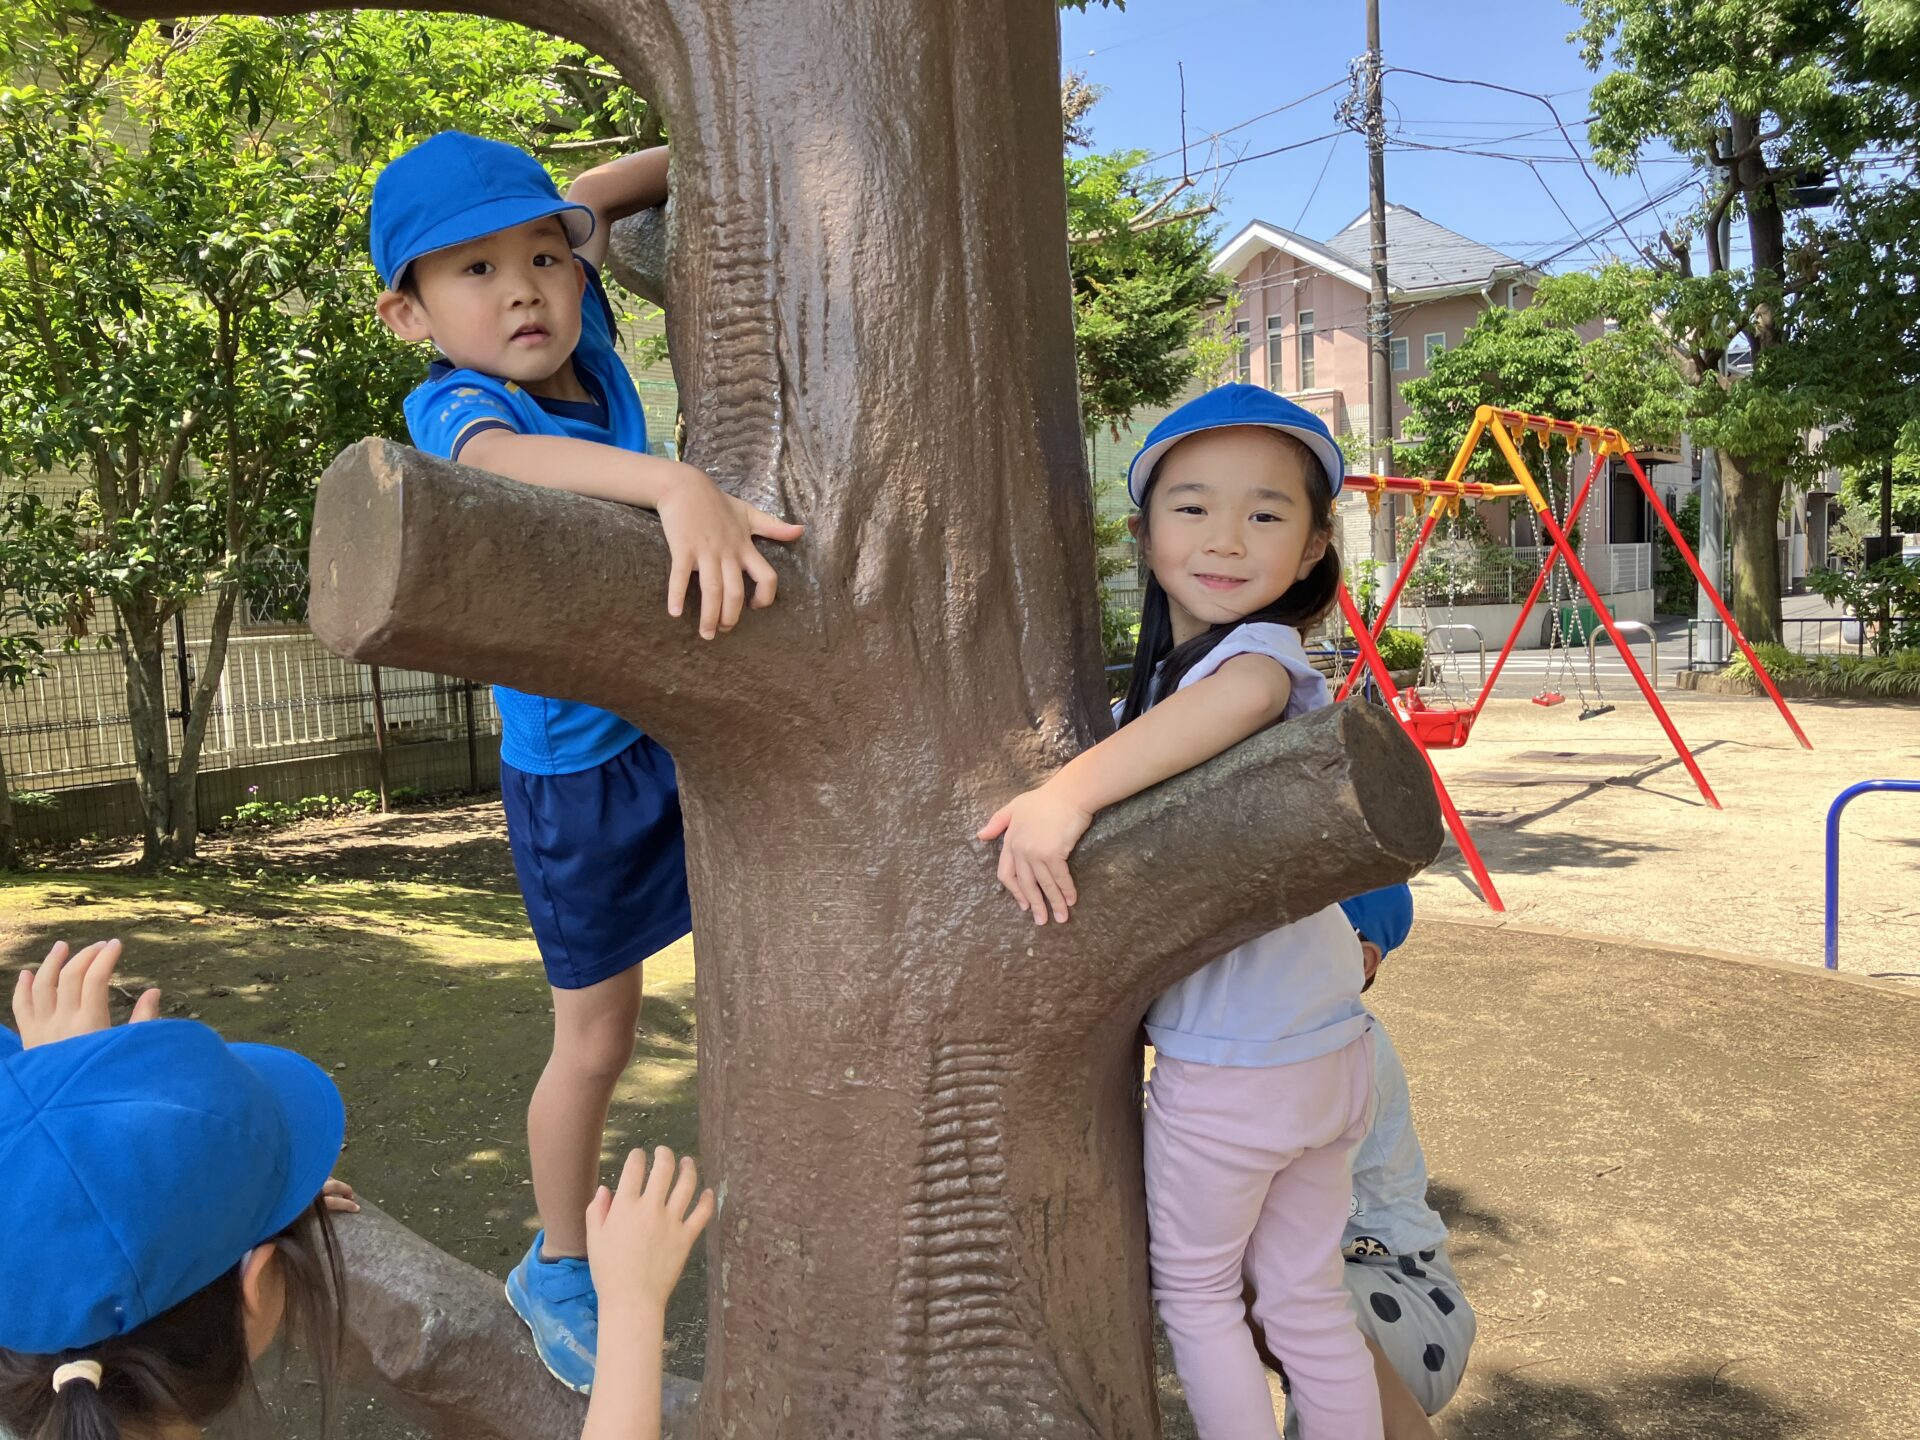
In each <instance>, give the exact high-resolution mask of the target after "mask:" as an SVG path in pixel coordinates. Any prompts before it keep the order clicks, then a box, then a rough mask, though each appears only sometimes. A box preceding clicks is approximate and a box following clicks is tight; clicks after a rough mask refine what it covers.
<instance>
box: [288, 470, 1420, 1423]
mask: <svg viewBox="0 0 1920 1440" xmlns="http://www.w3.org/2000/svg"><path fill="white" fill-rule="evenodd" d="M314 547H315V564H314V567H313V573H314V584H315V590H314V601H313V619H314V624H315V627H316V630H317V631H318V632H319V634H320V636H321V638H322V639H323V640H324V641H325V642H326V643H327V644H329V645H330V646H332V647H334V648H336V649H338V650H340V651H342V652H343V653H347V654H350V655H352V656H355V657H356V658H361V659H375V658H377V659H378V660H379V661H380V662H381V663H386V664H393V665H403V666H412V665H421V664H429V663H431V664H437V665H439V666H441V667H442V668H450V669H452V670H453V671H454V673H472V674H487V675H492V676H494V677H496V678H504V679H507V680H509V681H510V682H512V683H514V684H517V685H520V686H524V687H525V688H528V689H531V690H535V691H538V692H541V693H549V694H567V695H573V696H577V697H579V698H582V699H586V700H591V701H593V702H595V703H598V704H602V705H607V706H609V707H611V708H614V709H617V710H620V711H622V712H623V713H626V714H629V715H632V716H634V717H635V718H636V719H639V720H641V721H643V722H645V723H647V724H649V725H650V726H651V727H652V729H653V730H654V731H655V733H657V734H659V735H660V737H661V738H662V740H663V741H664V742H665V743H666V744H667V745H668V746H669V747H670V748H673V749H674V750H675V753H676V755H677V756H678V758H679V760H680V765H681V784H682V794H683V797H684V800H685V803H686V807H687V821H688V863H689V870H690V875H691V880H692V885H693V893H694V914H695V945H696V949H697V951H698V953H699V955H700V957H701V963H700V967H699V972H698V975H699V979H698V986H699V992H698V1004H699V1013H700V1057H699V1064H700V1090H701V1145H702V1150H703V1152H704V1158H705V1161H706V1164H707V1167H708V1170H709V1172H710V1173H711V1174H712V1175H714V1176H715V1177H716V1178H717V1179H718V1182H719V1184H720V1187H721V1194H722V1203H721V1213H720V1217H719V1219H718V1220H717V1221H716V1224H715V1227H714V1230H713V1231H712V1232H711V1235H712V1238H711V1240H710V1244H711V1246H712V1247H713V1248H712V1251H711V1253H710V1260H709V1276H710V1289H709V1295H708V1315H709V1341H708V1378H707V1384H706V1386H705V1387H704V1390H703V1400H702V1403H703V1407H704V1408H703V1415H704V1421H703V1428H702V1434H703V1435H706V1436H710V1437H714V1436H721V1435H745V1436H774V1435H808V1436H848V1437H852V1436H860V1437H873V1436H899V1437H921V1436H937V1435H954V1436H961V1435H966V1436H1009V1437H1011V1436H1027V1435H1033V1434H1037V1433H1054V1434H1060V1435H1071V1436H1089V1437H1091V1436H1106V1437H1148V1436H1152V1435H1154V1434H1155V1433H1157V1419H1156V1412H1155V1402H1154V1391H1153V1379H1152V1347H1151V1331H1150V1327H1149V1324H1148V1316H1147V1304H1146V1282H1145V1274H1144V1269H1145V1233H1144V1224H1143V1213H1142V1212H1143V1197H1142V1194H1141V1190H1140V1180H1139V1158H1140V1157H1139V1128H1138V1122H1139V1054H1138V1049H1137V1046H1136V1045H1135V1043H1134V1036H1135V1034H1136V1030H1137V1026H1138V1023H1139V1019H1140V1015H1141V1013H1142V1011H1143V1010H1144V1009H1145V1007H1146V1005H1147V1003H1148V1001H1149V1000H1150V999H1151V998H1152V996H1153V995H1154V994H1155V993H1157V992H1158V991H1159V990H1160V989H1162V988H1164V987H1165V986H1166V985H1167V984H1168V983H1170V982H1171V981H1172V980H1173V979H1175V978H1177V977H1178V976H1179V975H1181V974H1184V973H1186V972H1188V971H1190V970H1192V969H1193V968H1195V967H1196V966H1198V965H1199V964H1201V963H1204V962H1205V961H1206V960H1208V959H1210V958H1211V957H1212V956H1213V955H1215V954H1217V953H1219V952H1220V951H1221V950H1223V949H1225V948H1227V947H1229V946H1231V945H1233V944H1236V943H1239V942H1240V941H1242V940H1245V939H1248V938H1250V937H1251V936H1252V935H1254V934H1257V933H1259V932H1260V931H1262V930H1265V929H1268V928H1270V927H1271V926H1273V925H1274V924H1276V923H1279V922H1281V921H1284V920H1286V919H1289V918H1293V917H1295V916H1299V915H1303V914H1307V913H1310V912H1312V911H1314V910H1317V909H1319V908H1321V907H1322V906H1323V905H1325V904H1327V903H1329V902H1330V901H1332V900H1335V899H1338V898H1340V897H1342V896H1344V895H1346V894H1349V893H1353V892H1355V891H1358V890H1361V889H1365V888H1368V887H1370V886H1373V885H1377V884H1384V883H1387V882H1389V881H1391V880H1393V879H1396V878H1400V877H1403V876H1405V875H1407V874H1408V873H1410V872H1411V871H1413V870H1415V869H1417V868H1418V867H1419V866H1421V865H1423V864H1425V863H1426V862H1427V861H1429V860H1430V859H1431V858H1432V856H1433V855H1434V853H1435V852H1436V851H1437V849H1438V846H1439V843H1440V831H1439V826H1438V818H1437V813H1436V809H1435V805H1434V800H1433V796H1432V791H1431V788H1430V786H1429V784H1428V782H1427V780H1426V776H1425V774H1424V771H1423V769H1422V768H1421V761H1420V758H1419V756H1418V754H1417V752H1415V751H1414V750H1413V749H1412V747H1411V745H1410V744H1408V743H1407V742H1406V740H1405V738H1404V737H1403V735H1402V734H1401V733H1400V731H1399V730H1398V728H1397V727H1395V726H1394V725H1393V724H1392V723H1391V722H1390V721H1388V720H1387V719H1386V717H1385V716H1384V715H1383V714H1382V713H1381V712H1379V711H1377V710H1373V709H1371V708H1368V707H1364V706H1360V707H1342V708H1339V709H1335V710H1328V711H1324V712H1320V713H1318V714H1315V715H1312V716H1308V717H1305V718H1303V719H1300V720H1295V721H1291V722H1289V723H1288V724H1286V725H1282V726H1279V727H1276V728H1275V729H1273V730H1271V731H1269V732H1267V733H1266V734H1264V735H1262V736H1260V737H1257V738H1256V739H1255V740H1253V741H1250V742H1249V743H1247V744H1246V745H1243V746H1240V747H1237V748H1236V749H1235V750H1233V751H1231V752H1229V753H1228V754H1226V755H1223V756H1220V757H1218V758H1217V759H1216V760H1214V761H1212V762H1210V763H1209V764H1208V765H1207V766H1204V767H1201V768H1200V769H1197V770H1195V771H1192V772H1189V773H1188V774H1187V775H1185V776H1182V777H1180V778H1179V779H1177V780H1176V781H1174V782H1171V783H1170V784H1168V785H1165V786H1162V787H1159V788H1157V789H1155V790H1153V791H1150V792H1148V793H1147V794H1145V795H1142V796H1139V797H1136V798H1135V799H1134V800H1132V801H1130V802H1128V803H1126V804H1124V805H1121V806H1117V807H1115V808H1114V809H1113V810H1111V811H1109V812H1107V813H1106V814H1104V815H1102V817H1101V818H1100V820H1099V822H1098V823H1097V824H1096V825H1095V827H1094V828H1093V830H1092V831H1090V832H1089V834H1088V836H1087V838H1086V840H1085V841H1084V842H1083V843H1082V845H1081V847H1080V849H1079V850H1078V851H1077V852H1076V856H1075V871H1076V876H1077V878H1078V881H1079V885H1080V893H1081V905H1080V908H1079V909H1078V911H1076V914H1075V918H1074V919H1073V921H1072V922H1071V923H1070V924H1068V925H1065V926H1048V927H1046V928H1044V929H1036V928H1035V927H1033V926H1032V925H1031V923H1030V922H1028V921H1027V920H1026V919H1025V917H1023V916H1022V915H1020V913H1019V912H1018V911H1017V910H1015V909H1014V908H1013V905H1012V903H1011V902H1010V901H1009V900H1008V899H1007V897H1006V896H1005V895H1004V894H1003V893H1002V892H1001V891H1000V890H999V888H998V886H997V885H996V883H995V881H994V875H993V869H994V857H993V854H992V853H991V850H990V848H989V847H985V846H980V845H977V844H975V843H973V842H972V841H971V839H970V838H969V837H970V836H971V834H972V831H973V829H974V828H975V827H977V825H978V824H979V822H980V819H981V817H982V816H983V815H984V814H985V813H986V812H987V809H988V808H990V807H989V802H990V801H993V800H997V799H998V798H999V797H1001V796H1003V795H1004V794H1006V793H1009V791H1010V789H1011V788H1012V787H1013V786H1015V785H1018V784H1022V783H1026V782H1027V781H1029V780H1031V779H1032V778H1035V776H1036V775H1037V774H1038V773H1040V772H1041V771H1043V770H1045V769H1046V768H1048V767H1049V766H1050V765H1051V764H1052V763H1054V761H1055V760H1056V759H1057V754H1047V753H1044V752H1043V753H1041V754H1040V755H1038V756H1034V755H1033V746H1034V736H1035V730H1034V727H1033V725H1032V723H1031V721H1030V720H1029V719H1027V718H1026V716H1025V715H1024V714H1022V713H1021V712H1020V711H1018V710H1014V711H1013V712H1012V714H1011V716H1009V715H1008V713H1007V709H1006V707H1005V704H1004V700H1003V698H1002V697H1004V696H1005V695H1006V694H1007V691H1008V690H1009V689H1010V688H1011V687H1010V686H1007V685H1006V684H1004V682H1002V683H1001V684H999V685H997V686H996V685H995V683H994V682H995V677H994V676H992V675H990V674H988V675H981V676H980V677H979V684H980V695H979V697H978V698H977V699H976V700H974V701H973V702H971V703H970V704H967V708H966V712H965V713H963V714H959V715H952V716H948V717H946V718H945V719H942V718H941V717H939V716H935V715H932V714H928V713H923V712H921V711H920V710H919V709H918V707H917V702H916V701H915V700H914V699H913V697H912V696H911V695H907V694H903V693H901V690H900V684H899V679H898V677H896V676H893V675H890V674H889V673H888V671H889V670H895V669H900V668H902V667H903V666H905V665H906V664H907V663H908V659H909V658H911V657H907V656H903V655H902V654H901V652H899V651H894V652H892V653H891V654H890V655H888V657H887V659H886V663H885V664H884V665H882V666H879V667H877V668H874V669H870V670H869V671H868V674H869V676H870V677H871V688H867V687H862V686H859V685H853V684H849V683H846V679H847V672H851V671H855V670H856V669H857V667H859V666H861V665H863V664H866V663H869V662H866V661H864V660H863V659H862V656H861V655H860V654H859V653H858V652H847V651H842V650H836V649H833V648H829V645H830V641H831V636H832V628H831V625H830V623H829V622H828V621H826V620H825V619H824V618H823V617H822V615H821V614H819V613H809V609H810V607H809V606H808V605H807V603H806V600H805V598H804V597H805V596H806V594H807V593H808V590H807V581H808V580H809V579H810V578H811V579H814V580H815V583H816V584H817V583H818V581H817V577H814V576H812V575H811V569H810V566H809V564H808V560H809V558H810V557H807V556H806V555H804V554H802V555H791V554H787V553H777V554H776V555H775V557H774V558H775V563H776V565H777V566H779V567H780V568H781V570H782V592H781V593H782V596H783V597H785V596H787V595H789V594H792V595H794V596H795V597H796V598H795V603H794V604H792V605H791V606H787V605H784V604H783V605H782V606H776V607H775V609H773V610H771V611H768V612H765V613H764V614H756V615H754V616H752V617H750V619H749V621H748V622H747V623H746V624H745V625H743V627H742V628H741V630H740V631H738V632H736V633H735V634H734V635H733V636H731V637H728V638H727V639H726V640H724V641H721V642H715V643H713V644H705V643H703V642H701V641H699V640H698V639H697V638H695V637H694V634H693V631H692V629H691V626H690V625H671V624H665V623H662V618H661V614H660V609H661V607H660V593H661V587H662V584H663V582H664V578H665V575H666V571H667V553H666V546H665V542H664V540H663V539H662V538H661V535H660V531H659V526H658V524H657V522H656V521H655V520H654V519H653V518H652V517H651V516H649V515H646V514H644V513H642V512H638V511H633V510H626V509H622V508H620V507H617V506H611V505H605V504H602V503H600V502H596V501H590V500H583V499H580V498H578V497H574V496H569V495H565V494H562V493H558V492H554V491H545V490H535V489H532V488H530V487H526V486H520V485H516V484H514V483H513V482H511V481H506V480H501V479H498V478H497V477H493V476H488V475H483V474H481V473H480V472H477V471H471V470H465V469H462V468H461V467H458V466H452V465H448V464H446V463H444V462H441V461H437V460H431V459H428V458H426V457H424V456H421V455H419V454H417V453H416V452H413V451H409V450H405V449H403V448H401V447H399V446H394V445H388V444H383V443H380V442H367V443H366V444H365V445H363V446H361V447H359V448H358V449H357V450H355V451H353V452H351V453H350V454H349V455H348V456H347V457H345V458H343V460H342V461H340V462H339V463H338V464H336V466H335V467H334V469H333V470H332V471H331V472H330V473H329V475H328V477H327V479H326V480H325V482H323V484H322V487H321V495H320V504H319V508H318V511H317V513H316V520H315V537H314ZM563 572H564V573H565V574H566V576H567V579H566V584H565V585H564V587H555V586H553V585H552V584H551V577H552V576H553V575H555V574H559V573H563ZM543 597H544V598H543ZM913 603H914V602H913V598H912V597H911V596H909V595H903V596H902V597H901V598H900V604H901V606H902V608H907V607H910V606H911V605H912V604H913ZM536 612H537V618H538V623H537V624H533V625H532V627H531V628H532V630H533V631H534V632H537V633H538V639H537V640H536V639H534V638H532V636H531V635H530V633H529V625H530V622H531V621H532V620H533V619H534V617H535V614H536ZM903 628H904V627H903ZM903 638H904V637H903ZM860 643H861V645H862V646H863V647H871V646H874V645H876V644H877V643H878V638H877V637H876V636H872V635H867V636H863V637H862V638H861V641H860ZM965 650H966V647H964V646H956V650H955V659H954V663H955V664H956V665H965V664H966V663H967V660H966V658H965V657H964V653H963V652H964V651H965ZM1005 658H1006V659H1007V660H1008V662H1009V663H1012V662H1013V661H1014V659H1015V657H1014V656H1012V655H1006V656H1005ZM922 663H923V664H924V665H925V667H926V668H927V669H928V670H929V671H931V670H933V669H934V668H935V667H936V666H938V664H939V663H940V657H938V656H933V655H927V656H924V657H922ZM796 682H805V683H804V684H802V683H796ZM809 685H810V686H811V687H812V689H814V690H815V691H818V692H820V694H819V696H818V697H817V698H816V697H812V696H809V695H808V694H806V693H804V692H805V690H806V689H807V687H808V686H809ZM927 688H928V689H929V690H934V688H935V687H932V686H929V687H927ZM875 691H877V692H879V693H874V692H875ZM936 693H937V692H936ZM996 702H998V703H996ZM934 703H940V704H948V703H965V702H949V701H946V700H939V701H937V702H934ZM996 711H997V712H998V713H996ZM969 717H971V725H972V728H971V729H970V730H969V729H968V728H967V722H968V720H969ZM1083 718H1084V721H1085V723H1086V724H1087V726H1088V728H1092V727H1093V725H1094V719H1095V717H1094V716H1092V715H1087V716H1085V717H1083ZM1030 757H1032V758H1030ZM1028 766H1032V767H1033V769H1032V770H1028V769H1027V768H1026V767H1028ZM982 777H985V778H982Z"/></svg>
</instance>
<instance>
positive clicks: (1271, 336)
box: [1267, 315, 1287, 390]
mask: <svg viewBox="0 0 1920 1440" xmlns="http://www.w3.org/2000/svg"><path fill="white" fill-rule="evenodd" d="M1286 323H1287V321H1286V317H1285V316H1284V315H1269V316H1268V317H1267V388H1268V389H1269V390H1280V389H1284V388H1285V387H1284V386H1283V385H1282V384H1281V383H1280V380H1281V374H1280V367H1281V363H1282V359H1283V357H1284V356H1285V354H1286V340H1285V338H1284V337H1283V336H1282V334H1281V332H1282V331H1283V330H1284V329H1285V328H1286Z"/></svg>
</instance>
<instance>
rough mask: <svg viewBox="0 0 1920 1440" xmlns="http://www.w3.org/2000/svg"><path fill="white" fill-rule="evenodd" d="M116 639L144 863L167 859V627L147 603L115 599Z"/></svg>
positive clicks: (169, 809)
mask: <svg viewBox="0 0 1920 1440" xmlns="http://www.w3.org/2000/svg"><path fill="white" fill-rule="evenodd" d="M114 610H115V613H116V615H117V616H118V619H119V622H120V624H119V630H118V633H117V635H116V637H115V638H116V639H117V640H118V641H119V650H120V660H121V664H122V666H123V667H124V668H125V670H126V677H127V727H128V729H129V730H131V731H132V733H133V784H134V791H135V793H136V794H137V795H138V796H139V799H140V826H141V829H140V863H141V864H143V865H164V864H169V863H171V862H172V861H173V860H175V859H176V858H178V857H176V856H175V855H174V853H173V846H172V836H173V787H172V784H171V783H170V780H171V771H172V742H173V734H172V731H171V730H170V729H169V726H170V724H171V720H170V718H169V716H168V715H167V708H168V706H167V677H166V655H165V650H166V646H165V641H164V637H165V633H166V632H165V630H164V629H163V628H162V625H161V622H160V621H159V620H158V618H157V617H156V616H155V615H154V614H153V613H152V612H151V611H150V610H147V609H145V608H142V609H138V610H136V609H134V608H132V607H130V606H123V605H121V604H119V603H117V602H116V604H115V606H114Z"/></svg>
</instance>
